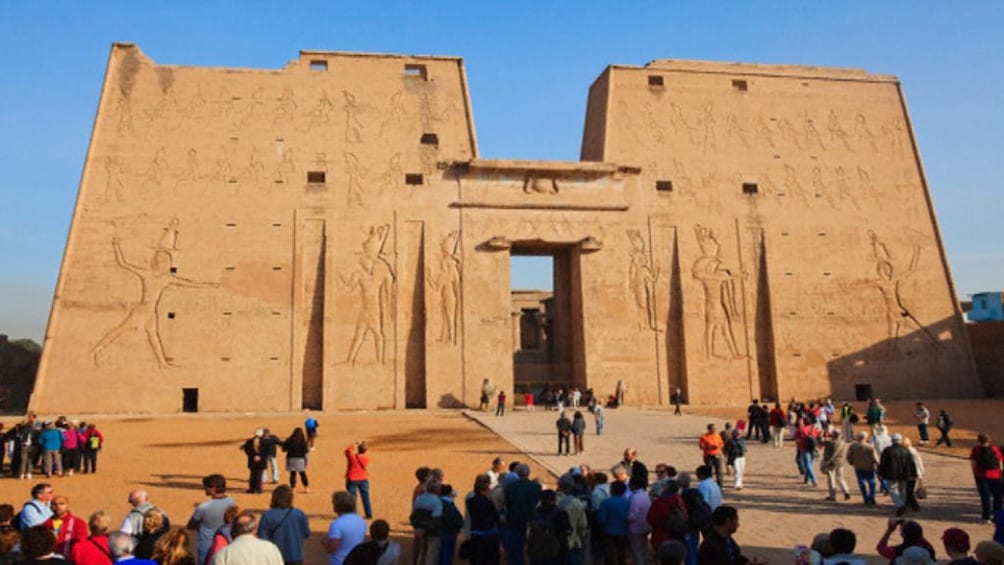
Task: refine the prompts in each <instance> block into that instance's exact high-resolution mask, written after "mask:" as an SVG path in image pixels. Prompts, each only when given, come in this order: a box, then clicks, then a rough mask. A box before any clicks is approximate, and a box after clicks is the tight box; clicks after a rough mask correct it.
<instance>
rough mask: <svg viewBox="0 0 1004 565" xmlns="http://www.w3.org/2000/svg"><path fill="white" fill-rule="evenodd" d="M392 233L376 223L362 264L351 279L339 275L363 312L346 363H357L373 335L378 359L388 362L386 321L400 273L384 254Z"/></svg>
mask: <svg viewBox="0 0 1004 565" xmlns="http://www.w3.org/2000/svg"><path fill="white" fill-rule="evenodd" d="M389 234H390V226H389V225H388V224H383V225H380V226H372V227H370V229H369V233H368V234H367V236H366V239H365V240H364V241H363V245H362V251H361V252H359V263H358V265H357V268H356V270H354V271H353V272H352V273H351V274H350V275H349V276H348V278H345V277H343V276H341V275H339V277H338V280H339V282H340V283H341V284H342V287H343V288H345V289H346V290H347V291H348V292H351V293H356V298H357V302H356V303H357V304H358V307H359V313H358V315H357V316H356V325H355V329H354V331H353V334H352V342H351V343H350V344H349V352H348V355H347V356H346V358H345V363H351V364H352V365H355V364H356V360H357V359H358V357H359V350H361V349H362V347H363V345H364V344H365V343H366V338H367V336H372V337H373V345H374V348H375V350H376V361H377V362H378V363H379V364H381V365H383V364H384V363H386V361H387V359H386V343H387V337H386V335H385V333H384V323H385V320H387V319H389V318H390V317H391V314H392V312H391V307H392V301H393V297H394V283H395V280H396V274H395V273H394V268H393V267H392V266H391V264H390V262H389V261H388V260H387V258H386V256H385V254H384V250H383V248H384V245H385V244H386V242H387V236H388V235H389Z"/></svg>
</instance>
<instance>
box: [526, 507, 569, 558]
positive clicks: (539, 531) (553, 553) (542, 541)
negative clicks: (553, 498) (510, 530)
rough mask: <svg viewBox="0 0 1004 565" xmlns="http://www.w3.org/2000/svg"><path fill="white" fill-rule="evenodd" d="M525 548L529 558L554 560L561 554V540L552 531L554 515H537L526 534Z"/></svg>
mask: <svg viewBox="0 0 1004 565" xmlns="http://www.w3.org/2000/svg"><path fill="white" fill-rule="evenodd" d="M526 547H527V552H528V553H529V554H530V557H539V558H543V559H554V558H555V557H557V556H558V555H560V554H561V540H559V539H558V534H557V533H556V532H555V531H554V513H553V512H552V513H549V514H539V513H538V514H537V516H536V517H534V519H533V521H532V522H530V526H529V528H528V529H527V534H526Z"/></svg>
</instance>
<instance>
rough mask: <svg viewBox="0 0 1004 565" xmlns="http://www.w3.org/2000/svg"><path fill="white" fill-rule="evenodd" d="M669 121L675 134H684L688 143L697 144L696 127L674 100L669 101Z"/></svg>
mask: <svg viewBox="0 0 1004 565" xmlns="http://www.w3.org/2000/svg"><path fill="white" fill-rule="evenodd" d="M669 123H670V124H671V125H672V126H673V131H675V132H676V135H677V136H680V135H686V136H687V139H688V140H689V141H690V143H692V144H695V145H696V144H697V142H698V135H697V128H696V127H695V126H694V125H692V124H691V123H690V121H689V120H688V119H687V115H686V114H685V113H684V112H683V108H681V107H680V106H679V105H678V104H676V103H675V102H670V103H669Z"/></svg>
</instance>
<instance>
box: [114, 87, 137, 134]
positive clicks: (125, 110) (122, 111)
mask: <svg viewBox="0 0 1004 565" xmlns="http://www.w3.org/2000/svg"><path fill="white" fill-rule="evenodd" d="M115 109H116V110H117V112H118V115H119V122H118V132H119V133H121V134H126V133H133V129H132V103H131V102H130V101H129V97H127V96H126V95H125V94H123V95H122V96H121V97H120V98H119V99H118V101H117V102H116V103H115Z"/></svg>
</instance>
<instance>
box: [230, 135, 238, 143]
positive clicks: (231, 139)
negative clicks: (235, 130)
mask: <svg viewBox="0 0 1004 565" xmlns="http://www.w3.org/2000/svg"><path fill="white" fill-rule="evenodd" d="M239 140H240V138H239V137H237V136H236V135H231V136H230V141H233V142H234V143H236V142H237V141H239Z"/></svg>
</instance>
